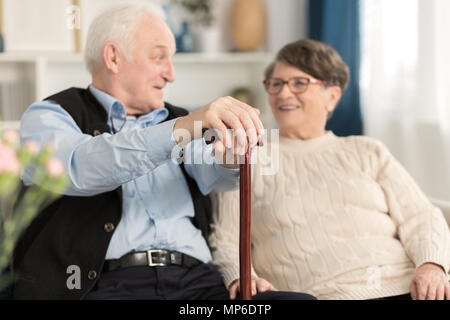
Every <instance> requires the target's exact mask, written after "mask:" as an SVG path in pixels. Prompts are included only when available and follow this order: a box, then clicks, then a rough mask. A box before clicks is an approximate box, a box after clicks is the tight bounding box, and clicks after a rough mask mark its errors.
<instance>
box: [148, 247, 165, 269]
mask: <svg viewBox="0 0 450 320" xmlns="http://www.w3.org/2000/svg"><path fill="white" fill-rule="evenodd" d="M164 252H165V250H161V249H154V250H147V259H148V266H149V267H163V266H165V265H166V263H164V262H153V254H154V253H160V254H161V253H164Z"/></svg>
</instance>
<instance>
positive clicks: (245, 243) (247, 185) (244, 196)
mask: <svg viewBox="0 0 450 320" xmlns="http://www.w3.org/2000/svg"><path fill="white" fill-rule="evenodd" d="M244 158H245V160H244V164H241V165H240V175H241V178H240V190H239V191H240V192H239V193H240V195H239V197H240V199H239V204H240V218H239V219H240V220H239V229H240V230H239V281H240V298H241V300H251V299H252V277H251V253H250V229H251V220H252V195H251V191H252V189H251V181H252V179H251V178H252V177H251V166H250V148H248V149H247V151H246V152H245V157H244Z"/></svg>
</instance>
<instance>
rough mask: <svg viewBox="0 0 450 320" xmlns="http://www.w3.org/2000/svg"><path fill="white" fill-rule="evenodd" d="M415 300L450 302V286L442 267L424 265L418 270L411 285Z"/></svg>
mask: <svg viewBox="0 0 450 320" xmlns="http://www.w3.org/2000/svg"><path fill="white" fill-rule="evenodd" d="M411 297H412V298H413V300H444V299H447V300H450V284H449V282H448V278H447V275H446V274H445V272H444V270H443V269H442V267H440V266H438V265H436V264H434V263H424V264H423V265H421V266H420V267H418V268H417V269H416V272H415V273H414V277H413V280H412V283H411Z"/></svg>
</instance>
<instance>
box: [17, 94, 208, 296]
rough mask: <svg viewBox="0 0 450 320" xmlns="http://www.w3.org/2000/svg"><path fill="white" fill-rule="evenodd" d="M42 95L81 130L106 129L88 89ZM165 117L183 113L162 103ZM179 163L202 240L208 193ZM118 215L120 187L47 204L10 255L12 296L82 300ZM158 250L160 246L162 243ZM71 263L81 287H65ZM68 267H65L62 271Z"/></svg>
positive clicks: (205, 233) (205, 232) (93, 132)
mask: <svg viewBox="0 0 450 320" xmlns="http://www.w3.org/2000/svg"><path fill="white" fill-rule="evenodd" d="M46 100H52V101H55V102H57V103H58V104H59V105H61V106H62V108H64V109H65V110H66V111H67V112H68V113H69V114H70V115H71V116H72V118H73V119H74V121H75V122H76V124H77V125H78V127H79V128H80V129H81V131H82V132H83V133H85V134H89V135H97V134H100V133H103V132H109V127H108V125H107V113H106V111H105V109H104V108H103V107H102V106H101V104H100V103H99V102H98V101H97V100H96V99H95V97H94V96H93V95H92V94H91V93H90V91H89V90H86V89H79V88H70V89H67V90H65V91H62V92H60V93H57V94H55V95H53V96H51V97H49V98H47V99H46ZM165 107H166V108H167V110H168V111H169V116H168V118H167V119H166V121H167V120H171V119H174V118H177V117H180V116H185V115H187V114H188V112H187V111H186V110H184V109H181V108H178V107H174V106H172V105H170V104H168V103H166V104H165ZM180 168H181V170H182V172H183V174H184V176H185V178H186V181H187V183H188V186H189V190H190V193H191V196H192V200H193V204H194V209H195V218H194V219H193V223H194V225H195V226H196V227H197V228H199V229H200V230H201V231H202V234H203V236H204V237H205V239H208V234H209V232H210V225H209V222H210V220H211V202H210V198H209V197H207V196H203V195H202V194H201V192H200V190H199V189H198V186H197V183H196V182H195V181H194V180H193V179H192V178H191V177H190V176H189V175H188V174H187V173H186V170H185V169H184V165H183V164H181V165H180ZM121 215H122V189H121V187H119V188H117V189H116V190H113V191H110V192H105V193H102V194H99V195H96V196H92V197H73V196H63V197H61V198H59V199H58V200H56V201H55V202H53V203H52V204H50V205H49V206H47V207H46V208H45V209H44V210H43V211H42V212H41V213H40V214H39V215H38V216H37V217H36V218H35V219H34V220H33V222H32V223H31V225H30V226H29V227H28V229H27V230H26V231H25V233H24V234H23V235H22V237H21V238H20V240H19V242H18V244H17V246H16V249H15V251H14V258H13V264H12V266H13V271H14V275H15V276H16V277H17V279H16V282H15V284H14V287H13V297H14V298H15V299H82V298H83V297H84V296H85V295H86V294H87V293H88V292H89V291H90V290H91V289H92V288H93V286H94V285H95V283H96V281H97V280H98V278H99V276H100V274H101V271H102V268H103V263H104V259H105V255H106V251H107V249H108V245H109V242H110V240H111V237H112V234H113V229H114V228H111V227H112V226H117V225H118V223H119V222H120V219H121ZM162 249H163V248H162ZM71 265H76V266H78V267H80V271H81V289H72V290H69V289H68V287H67V279H68V278H69V277H70V276H71V275H72V274H73V271H70V269H69V270H68V267H69V266H71ZM68 271H70V272H69V273H68Z"/></svg>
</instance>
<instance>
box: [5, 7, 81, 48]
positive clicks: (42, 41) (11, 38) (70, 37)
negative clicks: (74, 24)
mask: <svg viewBox="0 0 450 320" xmlns="http://www.w3.org/2000/svg"><path fill="white" fill-rule="evenodd" d="M73 5H74V1H73V0H39V1H35V0H2V11H3V12H2V22H3V37H4V43H5V52H30V51H31V52H42V51H43V52H74V51H75V32H74V29H73V28H70V27H69V23H70V21H71V19H72V18H71V16H70V12H68V10H67V9H68V8H70V7H71V6H73Z"/></svg>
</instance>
